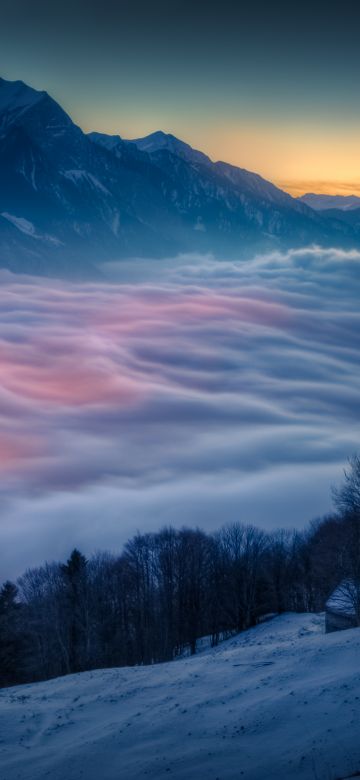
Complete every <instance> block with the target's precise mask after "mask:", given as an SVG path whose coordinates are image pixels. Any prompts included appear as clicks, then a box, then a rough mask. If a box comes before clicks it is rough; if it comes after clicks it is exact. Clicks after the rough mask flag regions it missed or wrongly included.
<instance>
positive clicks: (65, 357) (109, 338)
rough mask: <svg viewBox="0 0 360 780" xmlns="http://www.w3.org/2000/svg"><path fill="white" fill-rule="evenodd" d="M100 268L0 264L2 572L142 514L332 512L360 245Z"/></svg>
mask: <svg viewBox="0 0 360 780" xmlns="http://www.w3.org/2000/svg"><path fill="white" fill-rule="evenodd" d="M107 273H108V274H109V275H111V280H109V281H104V282H103V283H96V284H90V283H89V284H79V283H77V284H75V283H65V282H58V281H56V282H55V281H44V280H39V279H34V278H25V277H15V276H12V275H11V274H9V273H7V272H2V273H1V279H0V281H1V287H0V467H1V484H0V500H1V507H2V508H1V519H0V549H1V570H0V579H4V578H5V577H6V576H16V575H17V574H20V573H21V572H22V570H23V569H24V568H25V567H27V566H29V565H34V564H38V563H40V562H42V561H43V560H44V559H45V558H46V559H48V560H51V559H59V558H64V557H65V556H66V555H67V554H68V553H69V551H70V550H71V548H72V547H73V546H75V545H77V546H79V547H80V548H81V549H83V550H84V552H85V553H90V552H91V551H93V550H95V549H102V548H109V549H111V550H114V551H115V550H119V549H121V546H122V544H123V542H124V541H125V540H126V539H127V538H128V536H129V535H131V534H133V533H134V532H135V531H136V530H137V529H139V530H140V531H147V530H156V529H157V528H159V527H160V526H162V525H164V524H167V523H171V524H174V525H177V526H182V525H192V526H195V525H197V526H200V527H201V528H204V529H206V530H212V529H215V528H217V527H219V526H220V525H222V524H223V523H225V522H230V521H233V520H240V521H243V522H246V523H257V524H259V525H260V526H261V527H263V528H267V529H270V528H277V527H294V526H296V527H303V526H304V525H305V524H306V523H307V522H308V521H309V520H311V518H313V517H316V516H319V515H322V514H324V513H326V512H328V511H329V510H330V509H331V485H332V484H334V483H336V482H339V481H340V480H341V477H342V469H343V467H344V465H345V464H346V459H347V457H348V456H349V455H351V454H352V453H353V452H354V451H356V450H357V449H360V447H359V432H360V414H359V412H360V365H359V354H360V351H359V340H360V312H359V300H360V253H358V252H355V251H353V252H342V251H338V250H322V249H318V248H311V249H308V250H296V251H290V252H288V253H287V254H280V253H276V252H274V253H273V254H268V255H265V256H261V257H257V258H255V259H253V260H251V261H249V262H238V263H237V262H231V263H229V262H220V261H215V260H214V259H212V258H210V257H195V256H187V257H182V258H177V259H176V260H172V261H153V262H152V261H136V260H134V261H132V262H131V263H130V262H128V263H125V262H124V263H119V264H114V265H113V266H109V267H108V268H107ZM109 279H110V276H109Z"/></svg>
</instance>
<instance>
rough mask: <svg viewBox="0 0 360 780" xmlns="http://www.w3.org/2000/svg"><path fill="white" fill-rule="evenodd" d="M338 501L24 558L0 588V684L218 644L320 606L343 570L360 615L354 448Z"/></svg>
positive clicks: (153, 659)
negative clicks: (292, 523)
mask: <svg viewBox="0 0 360 780" xmlns="http://www.w3.org/2000/svg"><path fill="white" fill-rule="evenodd" d="M334 505H335V510H334V513H333V514H331V515H329V516H326V517H324V518H322V519H320V520H316V521H313V522H312V523H311V524H310V525H309V527H308V528H307V529H306V530H305V531H302V532H300V531H288V530H277V531H274V532H271V533H267V532H265V531H263V530H261V529H259V528H256V527H254V526H250V525H246V524H242V523H240V522H239V523H233V524H231V525H229V524H225V525H223V526H222V527H221V529H220V530H219V531H217V532H216V533H212V534H209V533H205V532H204V531H202V530H200V529H198V528H197V529H191V528H185V527H184V528H181V529H180V530H177V529H175V528H172V527H165V528H163V529H161V530H160V531H157V532H156V533H146V534H141V533H137V534H136V535H135V536H134V537H133V538H132V539H130V540H129V541H128V542H127V543H126V544H125V546H124V548H123V550H122V552H121V554H119V555H111V554H109V553H96V554H94V555H92V556H91V557H89V558H88V559H87V558H86V557H85V556H84V555H83V554H82V553H81V552H80V551H79V550H77V549H74V550H73V552H72V553H71V555H70V557H69V559H68V560H67V561H66V562H54V563H45V564H44V565H43V566H40V567H38V568H32V569H28V570H27V571H26V572H25V573H24V574H23V576H21V577H20V578H19V579H18V580H17V582H16V583H15V582H10V581H7V582H5V583H4V584H3V586H2V587H1V589H0V685H1V686H10V685H15V684H18V683H24V682H32V681H37V680H44V679H49V678H52V677H56V676H59V675H64V674H71V673H74V672H81V671H85V670H90V669H97V668H104V667H112V666H127V665H135V664H153V663H158V662H161V661H168V660H172V659H174V658H176V657H177V656H179V655H181V654H183V653H185V652H188V653H191V654H193V653H195V652H196V645H197V640H198V639H199V638H200V637H203V636H210V637H211V644H212V645H216V644H217V643H218V642H219V641H220V639H222V638H224V637H228V636H231V635H232V634H234V633H237V632H240V631H243V630H245V629H247V628H249V627H251V626H254V625H256V623H258V622H259V621H260V620H262V619H264V617H265V616H268V615H271V614H274V613H282V612H285V611H295V612H319V611H322V610H323V609H324V606H325V602H326V600H327V598H328V596H329V595H330V593H331V592H332V590H333V589H334V588H335V587H336V586H337V585H338V584H339V582H340V581H341V580H343V579H349V580H351V581H353V582H354V583H355V584H356V588H354V600H355V602H354V609H355V613H356V616H357V622H358V624H359V625H360V457H359V456H357V455H354V456H353V457H352V458H351V459H350V460H349V467H348V468H347V469H346V470H345V474H344V480H343V483H342V485H341V486H340V488H338V489H337V490H336V491H334Z"/></svg>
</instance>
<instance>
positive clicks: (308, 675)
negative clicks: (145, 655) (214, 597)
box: [0, 615, 360, 780]
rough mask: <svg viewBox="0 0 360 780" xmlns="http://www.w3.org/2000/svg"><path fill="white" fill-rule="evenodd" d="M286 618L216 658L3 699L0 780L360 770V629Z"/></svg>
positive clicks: (251, 778)
mask: <svg viewBox="0 0 360 780" xmlns="http://www.w3.org/2000/svg"><path fill="white" fill-rule="evenodd" d="M323 623H324V619H323V616H316V615H283V616H281V617H279V618H275V619H274V620H273V621H271V622H268V623H265V624H263V625H261V626H258V627H257V628H255V629H252V630H250V631H248V632H246V633H244V634H242V635H240V636H238V637H236V638H234V639H231V640H229V641H227V642H225V643H223V644H222V645H220V646H219V647H218V648H217V649H214V650H207V651H204V652H203V653H201V654H199V655H197V656H195V657H193V658H186V659H180V660H178V661H175V662H173V663H168V664H161V665H158V666H153V667H134V668H129V669H109V670H101V671H95V672H86V673H83V674H79V675H73V676H71V677H65V678H61V679H57V680H51V681H49V682H46V683H38V684H34V685H24V686H20V687H17V688H9V689H6V690H3V691H1V692H0V775H1V778H2V780H15V778H17V780H25V779H26V780H42V779H43V778H48V777H49V778H51V780H65V779H66V780H79V778H84V779H85V780H115V778H116V780H119V779H120V778H123V779H124V780H135V778H136V779H138V778H142V777H147V778H156V780H160V778H163V777H164V778H165V777H173V778H178V779H179V780H180V778H181V780H193V779H195V778H200V777H201V778H209V780H216V778H218V780H226V779H227V778H236V779H238V778H239V779H240V778H242V777H244V778H247V780H285V778H286V780H292V779H293V778H294V780H295V778H296V779H298V778H299V779H300V778H302V779H303V780H310V779H311V778H316V779H317V780H335V778H345V777H349V776H351V775H352V774H354V773H356V772H357V771H359V772H360V740H359V710H360V665H359V658H360V629H359V630H358V629H353V630H351V631H343V632H340V633H336V634H330V635H324V633H323Z"/></svg>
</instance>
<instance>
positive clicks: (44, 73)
mask: <svg viewBox="0 0 360 780" xmlns="http://www.w3.org/2000/svg"><path fill="white" fill-rule="evenodd" d="M0 10H1V25H0V72H1V75H2V76H3V77H4V78H9V79H17V78H20V79H23V80H24V81H26V82H27V83H30V84H31V85H32V86H34V87H36V88H40V89H43V88H45V89H47V91H48V92H50V93H51V94H52V95H53V96H54V97H55V98H56V99H57V100H58V101H59V102H60V103H61V104H62V105H63V107H64V108H65V109H66V110H67V111H68V112H69V113H70V115H71V116H72V118H73V119H74V120H75V121H76V122H77V123H78V124H80V125H81V126H82V127H83V128H84V129H85V130H95V129H96V130H99V131H104V132H110V133H120V134H121V135H123V136H124V137H137V136H141V135H145V134H147V133H149V132H152V131H154V130H157V129H163V130H165V131H169V132H173V133H175V134H176V135H178V136H180V137H182V138H183V139H184V140H187V141H188V142H190V143H191V144H192V145H193V146H196V147H199V148H201V149H203V150H204V151H206V152H207V153H208V154H210V156H211V157H212V158H214V159H219V158H220V159H225V160H228V161H230V162H233V163H235V164H237V165H240V166H242V167H246V168H248V169H250V170H256V171H258V172H259V173H261V174H262V175H264V176H265V177H267V178H269V179H271V180H273V181H276V182H278V183H280V184H281V185H282V186H284V187H287V188H288V189H289V190H291V191H293V192H294V193H295V194H297V193H299V192H303V191H308V190H317V191H325V192H343V193H346V194H348V193H349V192H360V142H359V136H360V133H359V131H360V103H359V100H358V85H359V81H360V56H359V19H360V12H359V9H358V4H357V3H355V2H346V0H345V2H343V3H342V4H341V6H336V7H335V4H334V5H332V4H330V3H328V2H326V3H325V2H324V3H323V2H316V3H313V2H311V3H310V2H307V1H305V2H302V3H297V4H294V3H289V2H287V3H281V2H275V3H270V2H258V3H249V4H248V6H244V4H242V3H239V2H230V1H229V0H223V1H222V2H221V3H218V2H206V3H205V2H197V3H194V2H189V1H188V0H185V1H183V2H178V0H167V2H165V1H164V0H153V2H148V1H147V0H139V2H136V3H134V2H129V1H128V0H120V2H117V4H116V5H115V4H114V2H113V1H112V2H109V0H101V2H99V0H97V1H96V2H95V0H86V2H85V0H78V1H77V2H76V0H75V2H74V0H72V2H70V0H62V2H60V1H59V0H52V1H51V2H49V0H32V2H29V0H0Z"/></svg>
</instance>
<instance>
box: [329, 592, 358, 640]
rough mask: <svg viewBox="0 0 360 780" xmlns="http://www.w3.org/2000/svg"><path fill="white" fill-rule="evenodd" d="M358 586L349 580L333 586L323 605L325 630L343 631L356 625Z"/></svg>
mask: <svg viewBox="0 0 360 780" xmlns="http://www.w3.org/2000/svg"><path fill="white" fill-rule="evenodd" d="M358 597H359V593H358V588H356V586H355V583H354V582H352V581H351V580H343V582H341V583H340V585H338V587H337V588H335V590H334V592H333V593H332V594H331V596H330V598H329V599H328V600H327V602H326V605H325V632H326V633H327V634H328V633H330V632H331V631H343V630H344V629H346V628H355V627H356V626H358V625H359V624H358V620H357V612H358V610H357V606H358Z"/></svg>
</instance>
